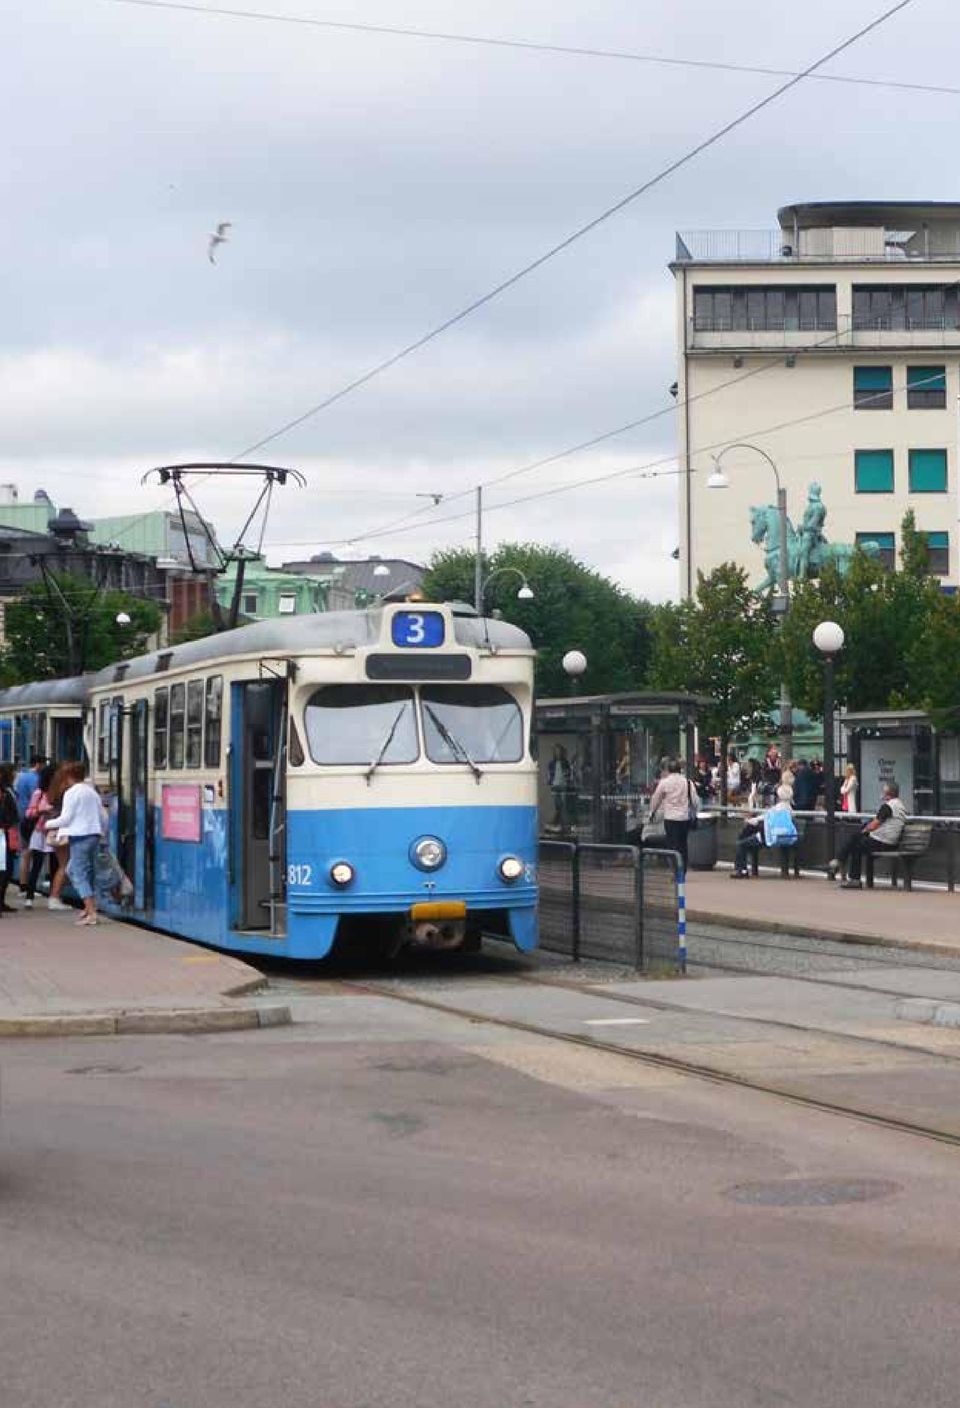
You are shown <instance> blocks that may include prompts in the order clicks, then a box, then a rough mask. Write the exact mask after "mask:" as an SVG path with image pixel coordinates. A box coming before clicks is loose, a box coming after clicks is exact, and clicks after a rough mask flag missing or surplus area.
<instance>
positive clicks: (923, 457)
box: [910, 450, 947, 494]
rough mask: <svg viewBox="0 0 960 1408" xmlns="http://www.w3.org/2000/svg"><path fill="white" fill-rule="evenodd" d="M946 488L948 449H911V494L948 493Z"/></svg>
mask: <svg viewBox="0 0 960 1408" xmlns="http://www.w3.org/2000/svg"><path fill="white" fill-rule="evenodd" d="M946 490H947V452H946V450H911V451H910V492H911V494H944V493H946Z"/></svg>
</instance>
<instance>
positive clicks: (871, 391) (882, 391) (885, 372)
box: [853, 367, 893, 411]
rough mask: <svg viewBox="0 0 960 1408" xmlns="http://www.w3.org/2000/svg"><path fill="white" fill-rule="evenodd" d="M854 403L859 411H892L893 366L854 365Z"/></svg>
mask: <svg viewBox="0 0 960 1408" xmlns="http://www.w3.org/2000/svg"><path fill="white" fill-rule="evenodd" d="M853 404H854V408H855V409H856V410H858V411H892V410H893V368H892V367H854V369H853Z"/></svg>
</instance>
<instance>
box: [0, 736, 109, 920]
mask: <svg viewBox="0 0 960 1408" xmlns="http://www.w3.org/2000/svg"><path fill="white" fill-rule="evenodd" d="M106 829H107V813H106V809H105V808H104V805H103V803H102V801H101V800H100V796H99V793H98V792H97V791H96V789H95V788H94V787H93V785H92V784H91V783H90V782H89V781H88V780H87V770H86V766H85V765H84V764H83V763H81V762H70V763H61V764H60V765H59V767H58V766H56V765H55V764H54V763H52V762H48V761H46V760H45V759H43V758H41V757H39V756H37V755H36V754H34V755H33V756H32V757H31V759H30V761H29V763H26V764H24V765H23V766H22V767H21V768H20V769H19V771H17V772H16V774H14V769H13V768H12V767H11V766H10V765H9V763H4V764H2V765H0V916H2V915H3V914H4V913H10V912H11V911H12V910H13V909H14V908H15V907H14V906H13V905H11V904H8V902H7V889H8V887H9V885H10V883H11V882H12V881H15V882H16V883H17V885H18V886H19V888H20V891H21V893H22V894H23V908H24V909H32V908H33V906H34V902H35V900H36V896H37V891H38V889H39V888H40V886H41V883H42V880H43V878H44V875H46V878H47V879H48V880H49V896H48V899H47V906H48V908H50V909H66V908H67V907H68V906H67V905H66V904H65V903H64V901H63V900H62V899H61V897H60V896H61V891H62V890H63V886H64V884H65V882H66V880H67V879H68V878H69V880H70V884H71V885H72V887H73V889H74V891H75V892H76V894H77V895H78V897H79V899H80V901H81V903H82V906H83V910H82V913H81V914H80V916H79V917H78V918H77V920H76V923H77V924H79V925H91V924H96V923H97V900H96V895H97V853H98V851H99V849H100V847H101V845H102V843H103V840H104V837H105V835H106Z"/></svg>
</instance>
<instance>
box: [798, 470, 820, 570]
mask: <svg viewBox="0 0 960 1408" xmlns="http://www.w3.org/2000/svg"><path fill="white" fill-rule="evenodd" d="M820 492H821V491H820V485H819V484H811V485H810V488H809V490H808V491H807V506H806V508H805V509H804V511H803V522H802V523H801V524H800V544H799V552H798V556H797V577H798V578H801V579H803V578H805V577H812V576H814V575H815V570H816V567H817V565H818V563H819V558H820V552H819V549H820V548H822V547H823V546H824V545H825V544H826V541H827V540H826V538H825V537H824V533H823V525H824V522H825V521H826V517H827V510H826V508H825V507H824V503H823V500H822V499H821V497H820Z"/></svg>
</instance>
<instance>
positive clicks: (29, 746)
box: [0, 677, 88, 763]
mask: <svg viewBox="0 0 960 1408" xmlns="http://www.w3.org/2000/svg"><path fill="white" fill-rule="evenodd" d="M87 688H88V682H87V680H85V679H84V678H82V677H77V678H74V679H65V680H40V681H39V682H38V683H36V684H18V685H11V686H10V687H9V688H8V689H0V763H27V762H29V761H30V758H31V757H32V756H33V755H34V754H36V755H37V756H38V757H44V758H47V757H49V758H55V759H56V760H57V762H58V763H67V762H74V761H75V760H77V759H79V758H82V757H83V706H84V700H85V699H86V694H87Z"/></svg>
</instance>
